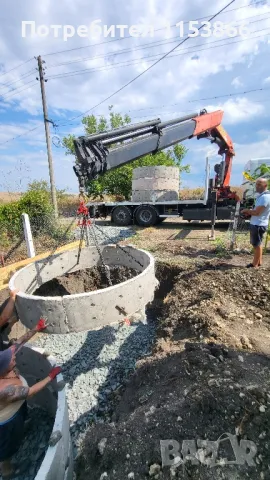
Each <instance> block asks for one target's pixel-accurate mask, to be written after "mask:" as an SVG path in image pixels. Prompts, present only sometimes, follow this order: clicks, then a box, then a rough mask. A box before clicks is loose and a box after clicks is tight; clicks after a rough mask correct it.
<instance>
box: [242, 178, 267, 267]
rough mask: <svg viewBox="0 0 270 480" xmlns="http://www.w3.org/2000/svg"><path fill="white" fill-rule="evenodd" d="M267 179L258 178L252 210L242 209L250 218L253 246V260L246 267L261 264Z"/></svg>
mask: <svg viewBox="0 0 270 480" xmlns="http://www.w3.org/2000/svg"><path fill="white" fill-rule="evenodd" d="M267 187H268V181H267V180H266V179H265V178H258V180H257V181H256V192H257V193H258V194H259V195H258V197H257V199H256V202H255V206H254V208H253V209H252V210H249V209H244V210H242V213H243V214H244V215H246V216H247V217H251V218H250V243H251V245H252V246H253V247H254V258H253V262H252V263H250V264H249V265H247V266H248V267H254V268H257V267H260V266H261V265H262V254H263V246H262V242H263V236H264V234H265V232H266V231H267V228H268V224H269V217H270V191H269V190H268V189H267Z"/></svg>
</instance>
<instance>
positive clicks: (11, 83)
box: [0, 69, 35, 93]
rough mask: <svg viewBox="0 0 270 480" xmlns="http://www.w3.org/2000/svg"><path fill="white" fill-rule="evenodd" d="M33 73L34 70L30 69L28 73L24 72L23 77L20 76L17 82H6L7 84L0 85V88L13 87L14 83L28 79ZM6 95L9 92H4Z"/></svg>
mask: <svg viewBox="0 0 270 480" xmlns="http://www.w3.org/2000/svg"><path fill="white" fill-rule="evenodd" d="M33 72H35V69H32V70H30V71H29V72H26V73H25V74H24V75H22V76H21V77H20V78H18V79H17V80H13V81H12V82H8V83H1V84H0V85H1V87H10V85H13V84H14V83H17V82H20V81H21V80H24V79H25V78H27V77H30V75H32V73H33ZM6 93H9V92H6Z"/></svg>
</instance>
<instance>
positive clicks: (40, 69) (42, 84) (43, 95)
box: [37, 55, 58, 218]
mask: <svg viewBox="0 0 270 480" xmlns="http://www.w3.org/2000/svg"><path fill="white" fill-rule="evenodd" d="M37 61H38V73H39V81H40V89H41V98H42V106H43V116H44V125H45V135H46V143H47V153H48V163H49V173H50V184H51V196H52V203H53V208H54V214H55V217H56V218H57V217H58V206H57V196H56V188H55V180H54V171H53V159H52V146H51V135H50V125H49V120H48V109H47V102H46V93H45V80H44V69H43V63H45V62H43V60H42V58H41V56H40V55H39V56H38V58H37Z"/></svg>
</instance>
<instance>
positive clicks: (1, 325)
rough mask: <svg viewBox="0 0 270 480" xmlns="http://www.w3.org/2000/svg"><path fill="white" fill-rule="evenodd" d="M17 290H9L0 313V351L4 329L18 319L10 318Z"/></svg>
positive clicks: (2, 348)
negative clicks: (6, 300) (7, 298)
mask: <svg viewBox="0 0 270 480" xmlns="http://www.w3.org/2000/svg"><path fill="white" fill-rule="evenodd" d="M18 291H19V290H11V291H10V294H9V300H8V302H7V304H6V305H5V307H4V308H3V311H2V313H1V314H0V351H1V350H4V348H5V345H4V336H5V331H6V330H7V329H8V328H9V327H12V326H13V325H14V323H16V322H17V321H18V319H17V318H15V319H13V320H11V319H12V316H13V313H14V307H15V300H16V295H17V293H18Z"/></svg>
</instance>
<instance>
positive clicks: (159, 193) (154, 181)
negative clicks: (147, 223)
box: [132, 166, 180, 202]
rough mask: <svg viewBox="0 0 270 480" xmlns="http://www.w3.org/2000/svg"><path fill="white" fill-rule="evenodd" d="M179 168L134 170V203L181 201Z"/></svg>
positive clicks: (143, 168) (141, 168)
mask: <svg viewBox="0 0 270 480" xmlns="http://www.w3.org/2000/svg"><path fill="white" fill-rule="evenodd" d="M179 182H180V177H179V168H178V167H165V166H160V167H139V168H135V169H134V170H133V179H132V201H133V202H165V201H177V200H178V199H179Z"/></svg>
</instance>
